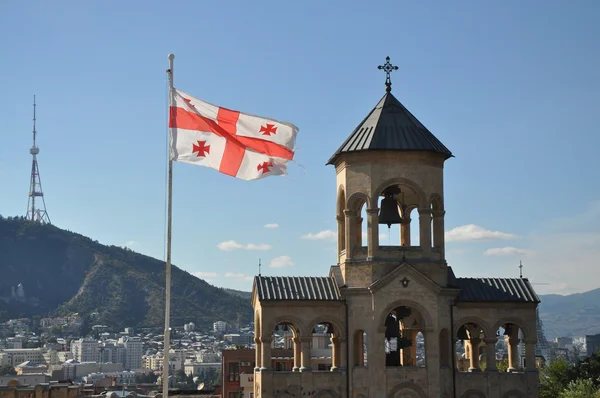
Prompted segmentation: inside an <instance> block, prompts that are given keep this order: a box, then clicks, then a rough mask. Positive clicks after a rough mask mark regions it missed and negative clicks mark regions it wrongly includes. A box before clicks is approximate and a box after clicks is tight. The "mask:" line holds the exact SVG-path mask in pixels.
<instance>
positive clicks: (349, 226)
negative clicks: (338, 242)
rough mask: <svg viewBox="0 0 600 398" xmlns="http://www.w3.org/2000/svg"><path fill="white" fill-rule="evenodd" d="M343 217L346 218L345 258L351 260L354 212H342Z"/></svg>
mask: <svg viewBox="0 0 600 398" xmlns="http://www.w3.org/2000/svg"><path fill="white" fill-rule="evenodd" d="M344 216H345V217H346V222H345V224H346V258H347V259H351V258H352V246H353V245H354V238H353V235H354V232H355V231H354V229H355V228H354V227H355V223H354V218H355V217H356V212H355V211H352V210H344Z"/></svg>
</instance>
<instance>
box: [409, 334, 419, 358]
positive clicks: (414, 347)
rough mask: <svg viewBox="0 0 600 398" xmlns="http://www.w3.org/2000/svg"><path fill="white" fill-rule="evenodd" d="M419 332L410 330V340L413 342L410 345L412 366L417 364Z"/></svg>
mask: <svg viewBox="0 0 600 398" xmlns="http://www.w3.org/2000/svg"><path fill="white" fill-rule="evenodd" d="M417 334H419V331H418V330H411V331H410V340H411V342H412V345H411V346H410V347H409V352H410V366H417Z"/></svg>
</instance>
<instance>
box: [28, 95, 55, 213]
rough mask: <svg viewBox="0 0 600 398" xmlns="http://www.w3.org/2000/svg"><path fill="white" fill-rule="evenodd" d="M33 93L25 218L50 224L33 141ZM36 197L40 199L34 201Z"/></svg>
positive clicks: (35, 145) (36, 149)
mask: <svg viewBox="0 0 600 398" xmlns="http://www.w3.org/2000/svg"><path fill="white" fill-rule="evenodd" d="M35 106H36V105H35V95H34V96H33V146H32V147H31V149H30V150H29V153H30V154H31V156H32V157H33V161H32V163H31V182H30V185H29V202H28V204H27V219H28V220H30V221H36V222H40V223H48V224H50V217H49V216H48V212H47V211H46V201H45V200H44V192H43V191H42V180H41V179H40V169H39V168H38V163H37V155H38V153H40V149H39V148H38V147H37V144H36V142H35V139H36V135H37V131H36V129H35ZM36 198H40V199H41V200H39V201H36Z"/></svg>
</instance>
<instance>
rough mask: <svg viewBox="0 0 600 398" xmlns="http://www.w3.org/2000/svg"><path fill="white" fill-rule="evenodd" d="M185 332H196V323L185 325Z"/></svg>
mask: <svg viewBox="0 0 600 398" xmlns="http://www.w3.org/2000/svg"><path fill="white" fill-rule="evenodd" d="M183 330H184V332H186V333H189V332H193V331H194V330H196V325H195V324H194V322H190V323H186V324H185V325H183Z"/></svg>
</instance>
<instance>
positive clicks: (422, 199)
mask: <svg viewBox="0 0 600 398" xmlns="http://www.w3.org/2000/svg"><path fill="white" fill-rule="evenodd" d="M391 185H404V186H406V187H408V188H410V189H412V190H413V191H414V192H415V193H416V194H417V196H418V197H419V206H420V207H428V206H429V203H428V202H427V195H425V192H424V191H423V189H422V188H421V187H420V186H419V185H418V184H417V183H415V182H413V181H411V180H409V179H407V178H401V177H396V178H391V179H389V180H387V181H384V182H383V183H382V184H380V185H379V186H378V187H377V189H376V190H375V191H374V192H373V196H372V197H371V201H372V202H373V203H379V201H378V199H379V196H381V193H382V192H383V190H384V189H386V188H387V187H389V186H391Z"/></svg>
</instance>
